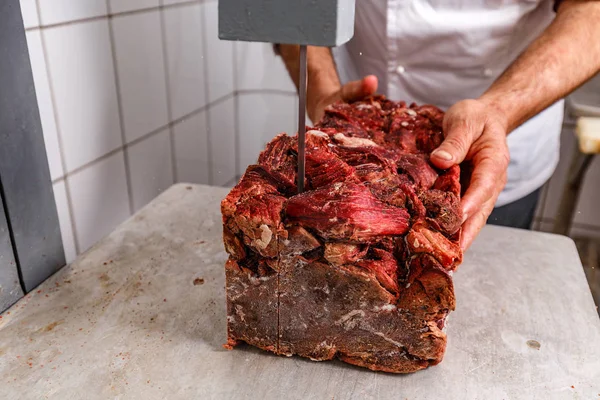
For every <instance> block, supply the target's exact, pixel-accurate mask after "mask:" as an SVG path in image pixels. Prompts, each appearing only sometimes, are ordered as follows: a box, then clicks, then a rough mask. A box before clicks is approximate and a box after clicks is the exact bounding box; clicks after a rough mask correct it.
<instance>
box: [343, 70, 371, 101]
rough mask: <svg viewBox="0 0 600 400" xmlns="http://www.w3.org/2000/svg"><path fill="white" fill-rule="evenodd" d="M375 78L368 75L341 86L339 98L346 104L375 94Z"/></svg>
mask: <svg viewBox="0 0 600 400" xmlns="http://www.w3.org/2000/svg"><path fill="white" fill-rule="evenodd" d="M377 85H378V81H377V77H376V76H375V75H368V76H365V77H364V78H362V79H361V80H358V81H352V82H348V83H347V84H345V85H344V86H342V90H341V96H342V100H343V101H344V102H346V103H348V102H352V101H356V100H360V99H362V98H364V97H367V96H371V95H373V94H375V92H377Z"/></svg>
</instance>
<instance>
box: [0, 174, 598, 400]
mask: <svg viewBox="0 0 600 400" xmlns="http://www.w3.org/2000/svg"><path fill="white" fill-rule="evenodd" d="M227 191H228V190H227V189H224V188H216V187H209V186H201V185H186V184H178V185H175V186H173V187H171V188H170V189H169V190H168V191H166V192H165V193H163V194H162V195H160V196H159V197H158V198H157V199H155V200H154V201H153V202H152V203H150V204H149V205H148V206H146V207H145V208H144V209H142V210H141V211H140V212H138V213H137V214H136V215H134V216H133V217H131V218H130V219H129V220H128V221H126V222H124V223H123V224H122V225H121V226H120V227H118V228H117V229H116V230H115V231H114V232H113V233H111V234H110V235H108V236H107V237H106V238H104V239H103V240H101V241H100V242H99V243H98V244H96V245H95V246H94V247H93V248H92V249H90V250H89V251H87V252H86V253H85V254H82V255H81V256H80V257H79V258H78V259H77V260H76V261H75V262H74V263H72V264H71V265H69V266H67V267H65V268H63V269H62V270H60V271H59V272H58V273H56V274H55V275H54V276H52V277H51V278H50V279H49V280H47V281H46V282H44V283H43V284H42V285H41V286H40V287H38V288H37V290H36V291H34V292H32V293H30V294H28V295H27V296H25V297H24V298H23V299H21V301H19V302H18V303H17V304H15V305H14V306H13V307H12V308H10V309H9V310H7V311H6V312H5V313H4V314H2V317H1V318H0V379H1V380H0V398H2V399H3V400H4V399H44V398H53V399H61V400H62V399H107V398H111V399H112V398H123V399H125V398H126V399H144V400H150V399H190V398H194V399H261V400H270V399H282V398H285V399H290V400H292V399H336V400H338V399H340V400H341V399H410V400H412V399H447V400H452V399H460V400H464V399H486V400H494V399H507V400H508V399H527V400H531V399H544V400H548V399H600V320H599V318H598V314H597V311H596V308H595V306H594V303H593V301H592V296H591V294H590V291H589V288H588V286H587V282H586V279H585V276H584V273H583V270H582V267H581V263H580V261H579V257H578V255H577V251H576V249H575V246H574V244H573V242H572V241H571V240H570V239H568V238H565V237H562V236H557V235H552V234H546V233H537V232H528V231H521V230H515V229H509V228H501V227H492V226H487V227H486V228H485V229H484V230H483V231H482V233H481V235H480V236H479V237H478V238H477V240H476V242H475V243H474V245H473V247H472V248H471V250H470V251H469V252H468V253H467V254H466V256H465V261H464V263H463V264H462V265H461V267H460V268H459V269H458V271H457V273H456V274H455V287H456V295H457V301H458V305H457V310H456V311H455V312H454V313H452V314H451V315H450V318H449V323H448V330H447V332H448V335H449V344H448V349H447V352H446V355H445V359H444V361H443V362H442V363H441V364H440V365H438V366H435V367H432V368H429V369H427V370H424V371H420V372H417V373H414V374H411V375H391V374H385V373H375V372H370V371H368V370H365V369H361V368H355V367H352V366H348V365H345V364H343V363H341V362H335V361H332V362H320V363H317V362H312V361H308V360H304V359H300V358H296V357H294V358H285V357H277V356H274V355H271V354H267V353H266V352H262V351H259V350H256V349H253V348H250V347H241V348H240V349H236V350H233V351H227V350H224V349H223V348H222V347H221V345H222V344H223V343H224V342H225V339H226V335H225V320H226V318H225V315H226V311H225V293H224V267H223V264H224V262H225V259H226V254H225V252H224V250H223V245H222V242H221V216H220V211H219V203H220V200H221V199H222V198H223V197H224V196H225V195H226V193H227Z"/></svg>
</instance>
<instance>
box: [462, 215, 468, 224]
mask: <svg viewBox="0 0 600 400" xmlns="http://www.w3.org/2000/svg"><path fill="white" fill-rule="evenodd" d="M468 218H469V216H468V215H467V214H463V219H462V222H461V225H462V224H464V223H465V221H466V220H467V219H468Z"/></svg>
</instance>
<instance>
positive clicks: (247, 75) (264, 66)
mask: <svg viewBox="0 0 600 400" xmlns="http://www.w3.org/2000/svg"><path fill="white" fill-rule="evenodd" d="M235 48H236V59H237V64H236V66H235V67H236V77H237V85H238V90H252V89H274V90H285V91H289V92H294V93H295V92H296V88H295V87H294V84H293V83H292V80H291V79H290V77H289V75H288V73H287V70H286V69H285V65H284V64H283V61H282V60H281V59H280V58H279V57H278V56H276V55H275V53H274V52H273V47H272V46H271V45H270V44H265V43H249V42H236V43H235Z"/></svg>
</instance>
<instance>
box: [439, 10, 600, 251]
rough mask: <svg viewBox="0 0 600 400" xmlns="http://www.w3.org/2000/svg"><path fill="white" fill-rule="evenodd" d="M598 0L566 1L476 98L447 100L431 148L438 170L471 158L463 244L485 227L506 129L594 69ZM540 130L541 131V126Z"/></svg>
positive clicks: (504, 157) (505, 157) (499, 184)
mask: <svg viewBox="0 0 600 400" xmlns="http://www.w3.org/2000/svg"><path fill="white" fill-rule="evenodd" d="M598 38H600V1H590V0H588V1H585V0H567V1H564V2H563V3H562V4H561V6H560V7H559V9H558V12H557V15H556V18H555V19H554V21H553V22H552V23H551V24H550V26H548V28H546V30H545V31H544V32H543V33H542V34H541V35H540V37H538V38H537V39H536V40H535V41H534V42H533V43H532V44H531V45H530V46H529V47H528V48H527V49H526V50H525V51H524V52H523V53H522V54H521V55H520V56H519V57H518V58H517V59H516V60H515V62H514V63H513V64H512V65H511V66H510V67H509V68H508V69H507V70H506V71H505V72H504V73H503V74H502V75H501V76H500V77H499V78H498V79H497V80H496V82H494V84H492V86H491V87H490V88H489V89H488V90H487V91H486V92H485V93H484V94H483V95H482V96H481V97H480V98H479V99H477V100H464V101H461V102H459V103H457V104H455V105H454V106H452V107H451V108H450V109H449V110H448V111H447V113H446V116H445V118H444V134H445V135H446V138H445V140H444V142H443V143H442V144H441V145H440V147H439V148H438V149H437V150H436V151H434V152H433V153H432V156H431V161H432V162H433V163H434V164H436V166H438V167H439V168H448V167H450V166H451V165H454V164H459V163H462V162H463V161H465V160H466V161H470V162H471V163H472V165H473V172H472V175H471V182H470V184H469V187H468V189H467V192H466V193H465V196H464V197H463V199H462V208H463V213H464V215H465V217H466V220H465V223H464V225H463V237H462V239H461V242H462V246H463V248H465V249H466V248H467V247H469V245H470V244H471V242H472V240H473V239H474V238H475V236H476V235H477V233H478V232H479V230H480V229H481V228H482V227H483V225H485V223H486V220H487V218H488V216H489V215H490V213H491V211H492V210H493V208H494V205H495V203H496V199H497V198H498V195H499V194H500V192H501V191H502V189H503V188H504V185H505V182H506V169H507V167H508V162H509V154H508V148H507V145H506V135H507V134H509V133H510V132H511V131H512V130H513V129H515V128H516V127H518V126H519V125H521V124H522V123H523V122H525V121H527V120H528V119H529V118H531V117H532V116H534V115H536V114H538V113H539V112H540V111H542V110H544V109H545V108H546V107H548V106H549V105H551V104H552V103H554V102H555V101H557V100H558V99H560V98H562V97H564V96H565V95H567V94H569V93H570V92H572V91H573V90H574V89H576V88H577V87H578V86H580V85H581V84H583V83H584V82H585V81H586V80H588V79H589V78H591V77H592V76H593V75H594V74H595V73H597V72H598V71H599V70H600V45H598ZM540 134H543V133H542V132H541V133H540Z"/></svg>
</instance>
